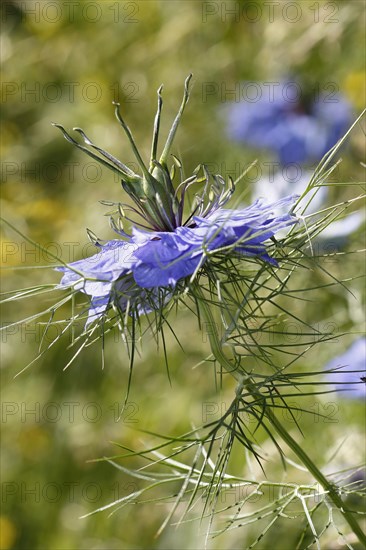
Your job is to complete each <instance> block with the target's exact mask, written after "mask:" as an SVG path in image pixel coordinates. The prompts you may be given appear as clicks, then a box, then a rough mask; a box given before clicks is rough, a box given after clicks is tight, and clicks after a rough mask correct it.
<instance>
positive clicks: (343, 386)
mask: <svg viewBox="0 0 366 550" xmlns="http://www.w3.org/2000/svg"><path fill="white" fill-rule="evenodd" d="M325 370H326V371H327V373H328V374H327V379H328V380H329V382H330V383H331V384H332V385H334V387H335V389H336V391H339V392H342V394H343V395H344V396H346V397H355V398H363V399H365V397H366V338H365V337H362V338H359V339H357V340H355V341H354V342H353V344H352V345H351V346H350V347H349V348H348V350H347V351H345V353H343V354H342V355H340V356H338V357H336V358H334V359H332V360H331V361H329V363H327V365H326V366H325ZM330 371H332V372H330Z"/></svg>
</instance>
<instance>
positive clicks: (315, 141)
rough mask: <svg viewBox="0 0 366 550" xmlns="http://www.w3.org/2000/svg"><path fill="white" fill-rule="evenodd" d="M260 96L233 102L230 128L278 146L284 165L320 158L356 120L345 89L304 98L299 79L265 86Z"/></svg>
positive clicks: (251, 141) (249, 139)
mask: <svg viewBox="0 0 366 550" xmlns="http://www.w3.org/2000/svg"><path fill="white" fill-rule="evenodd" d="M260 89H261V95H260V97H259V98H258V100H256V101H251V102H249V101H242V102H240V103H232V104H230V106H229V108H228V109H227V133H228V136H229V137H230V138H231V139H233V140H235V141H242V142H244V143H247V144H248V145H251V146H253V147H256V148H265V149H269V150H271V151H273V152H274V153H275V154H276V155H277V156H278V158H279V161H280V163H281V164H282V165H287V164H290V163H297V164H302V163H306V162H318V161H319V160H320V159H321V158H322V157H323V156H324V155H325V153H327V152H328V151H329V149H331V148H332V147H333V146H334V145H335V144H336V143H337V141H338V140H339V139H340V138H341V137H343V135H344V133H345V132H346V130H347V129H348V127H349V125H350V122H351V116H352V111H351V106H350V104H349V103H348V101H347V100H346V99H345V98H344V97H343V96H342V95H341V94H338V93H337V94H335V93H332V94H329V93H328V94H319V97H318V96H317V97H314V98H313V101H310V102H305V101H301V93H300V92H301V89H300V87H299V85H298V84H297V83H296V82H289V81H282V82H278V83H274V86H273V90H271V91H270V90H269V89H268V83H263V84H262V85H260Z"/></svg>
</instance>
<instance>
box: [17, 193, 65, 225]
mask: <svg viewBox="0 0 366 550" xmlns="http://www.w3.org/2000/svg"><path fill="white" fill-rule="evenodd" d="M17 211H18V213H19V214H21V215H23V216H24V217H26V218H27V219H30V220H36V221H42V222H46V223H47V222H49V223H51V225H54V224H55V223H56V222H57V221H59V220H62V219H63V218H65V217H66V211H65V209H64V207H63V205H62V204H61V203H60V202H59V201H55V200H52V199H40V200H36V201H32V202H28V203H27V204H20V205H19V206H18V208H17Z"/></svg>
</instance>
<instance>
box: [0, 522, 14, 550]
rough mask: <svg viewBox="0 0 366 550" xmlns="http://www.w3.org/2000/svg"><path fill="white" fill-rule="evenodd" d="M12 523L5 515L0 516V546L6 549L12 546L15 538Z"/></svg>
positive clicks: (3, 549)
mask: <svg viewBox="0 0 366 550" xmlns="http://www.w3.org/2000/svg"><path fill="white" fill-rule="evenodd" d="M16 533H17V532H16V528H15V525H14V523H13V522H12V521H11V520H10V519H9V518H7V517H6V516H0V548H1V550H7V549H8V548H12V547H13V544H14V542H15V538H16Z"/></svg>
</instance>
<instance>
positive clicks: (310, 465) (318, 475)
mask: <svg viewBox="0 0 366 550" xmlns="http://www.w3.org/2000/svg"><path fill="white" fill-rule="evenodd" d="M193 286H194V291H195V294H196V296H197V298H198V300H199V307H200V310H201V313H202V314H203V317H204V319H205V321H206V323H208V325H209V327H210V330H208V337H209V341H210V345H211V350H212V353H213V355H214V357H215V359H216V361H218V363H219V364H220V365H221V366H222V367H223V368H224V369H225V370H226V371H227V372H228V373H230V374H231V375H232V376H233V377H234V378H235V379H236V380H237V381H238V382H239V384H240V385H242V386H243V385H244V387H245V388H246V389H247V390H248V391H249V392H250V394H251V395H252V397H253V398H254V399H255V400H256V401H257V402H258V397H259V398H260V399H263V396H262V394H261V393H260V392H259V391H258V390H257V389H256V387H255V384H253V383H252V382H251V380H250V377H249V376H247V377H246V375H245V373H242V372H240V370H239V369H237V368H235V367H234V366H233V365H232V363H230V361H229V359H228V358H227V357H226V356H225V354H224V352H223V349H222V345H221V341H220V338H219V335H218V333H217V331H216V324H215V319H214V316H213V314H212V311H211V308H210V307H209V305H208V304H207V302H206V301H205V298H204V295H203V293H202V290H201V288H200V287H199V285H198V284H197V283H194V284H193ZM264 415H265V417H266V418H267V420H269V422H270V423H271V424H272V426H273V427H274V428H275V429H276V431H277V432H278V433H279V435H280V436H281V437H282V439H283V440H284V441H285V442H286V443H287V445H288V446H289V447H290V449H291V450H292V451H293V452H294V453H295V455H296V456H297V457H298V458H299V460H301V462H302V463H303V464H304V465H305V466H306V468H307V469H308V471H309V472H311V474H312V475H313V476H314V478H315V479H316V480H317V481H318V482H319V483H320V485H321V486H322V487H323V489H324V490H325V491H326V492H327V493H328V495H329V497H330V498H331V500H332V501H333V503H334V504H335V505H336V507H337V508H338V510H339V511H340V512H341V513H342V514H343V517H344V518H345V520H346V521H347V523H348V525H349V526H350V527H351V529H352V531H353V532H354V534H355V535H356V536H357V538H358V540H359V541H360V542H361V543H362V544H363V545H365V546H366V535H365V533H364V532H363V531H362V529H361V527H360V526H359V524H358V521H357V520H356V518H355V516H354V515H353V514H352V512H351V511H349V510H346V509H345V508H344V503H343V501H342V499H341V497H340V496H339V493H338V491H337V488H336V486H334V485H333V484H332V483H331V482H330V481H328V480H327V478H326V477H325V476H324V475H323V474H322V472H321V471H320V470H319V469H318V468H317V466H316V465H315V464H314V462H313V461H312V460H311V458H310V457H309V456H308V455H307V454H306V452H305V451H304V449H303V448H302V447H301V446H300V445H299V444H298V443H297V442H296V441H295V439H294V438H293V437H292V436H291V435H290V434H289V432H288V430H287V429H286V428H285V427H284V426H283V425H282V424H281V422H280V421H279V420H278V418H277V417H276V415H275V414H274V412H273V411H272V409H271V408H270V407H269V406H267V407H265V409H264Z"/></svg>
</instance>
